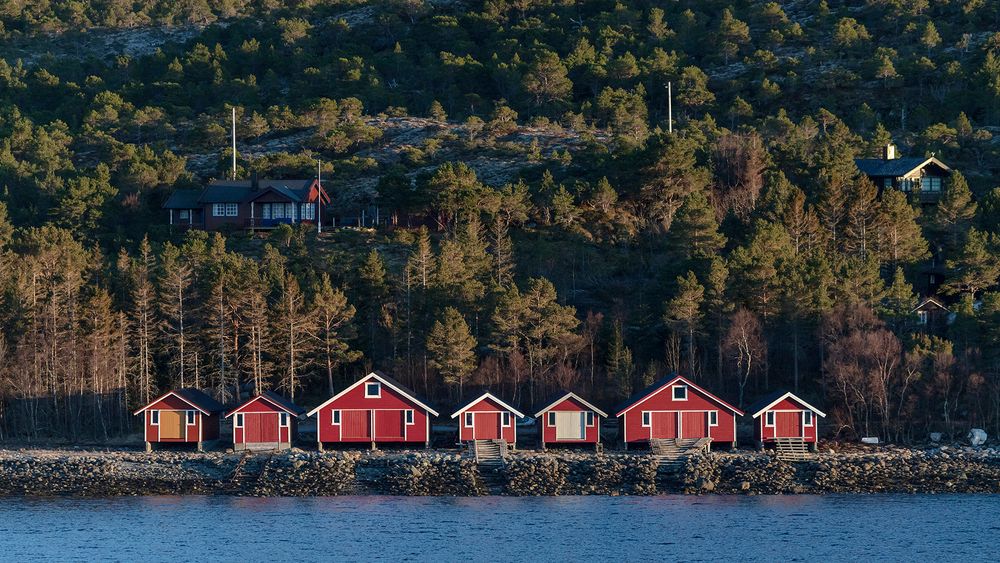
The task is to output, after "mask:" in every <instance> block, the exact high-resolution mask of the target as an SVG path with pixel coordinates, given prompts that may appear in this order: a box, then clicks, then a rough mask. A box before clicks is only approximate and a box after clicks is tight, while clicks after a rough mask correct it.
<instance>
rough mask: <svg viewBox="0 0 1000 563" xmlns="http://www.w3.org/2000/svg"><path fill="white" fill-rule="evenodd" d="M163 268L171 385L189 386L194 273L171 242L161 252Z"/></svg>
mask: <svg viewBox="0 0 1000 563" xmlns="http://www.w3.org/2000/svg"><path fill="white" fill-rule="evenodd" d="M160 272H161V273H160V276H159V284H158V285H159V295H158V303H159V310H160V315H161V317H162V323H161V329H162V331H163V333H164V336H165V340H166V344H167V355H168V357H170V358H171V360H170V364H171V365H172V366H173V369H174V376H173V377H172V378H171V385H174V386H180V387H187V385H188V383H189V378H188V377H187V375H188V373H187V371H188V369H189V366H188V356H187V355H188V353H189V350H188V348H189V339H190V336H189V334H188V333H189V331H190V325H191V309H192V302H193V300H194V296H193V294H192V293H193V290H192V286H193V283H194V274H193V272H192V270H191V267H190V266H189V265H188V264H187V262H186V260H184V259H183V258H182V257H181V254H180V249H178V248H177V247H176V246H174V245H172V244H170V243H169V242H168V243H166V244H164V246H163V250H162V252H161V253H160Z"/></svg>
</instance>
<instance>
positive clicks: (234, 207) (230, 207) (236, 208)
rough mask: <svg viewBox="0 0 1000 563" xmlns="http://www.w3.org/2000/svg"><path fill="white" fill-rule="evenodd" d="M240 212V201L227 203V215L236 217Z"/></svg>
mask: <svg viewBox="0 0 1000 563" xmlns="http://www.w3.org/2000/svg"><path fill="white" fill-rule="evenodd" d="M239 214H240V204H238V203H227V204H226V217H236V216H237V215H239Z"/></svg>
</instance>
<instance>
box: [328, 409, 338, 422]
mask: <svg viewBox="0 0 1000 563" xmlns="http://www.w3.org/2000/svg"><path fill="white" fill-rule="evenodd" d="M331 413H332V416H333V418H332V419H331V421H330V423H331V424H340V411H331Z"/></svg>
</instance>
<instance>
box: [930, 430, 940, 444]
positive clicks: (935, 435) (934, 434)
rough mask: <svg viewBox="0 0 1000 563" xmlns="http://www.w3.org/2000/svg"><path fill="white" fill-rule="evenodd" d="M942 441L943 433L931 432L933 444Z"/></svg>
mask: <svg viewBox="0 0 1000 563" xmlns="http://www.w3.org/2000/svg"><path fill="white" fill-rule="evenodd" d="M940 441H941V433H940V432H931V442H934V443H935V444H936V443H938V442H940Z"/></svg>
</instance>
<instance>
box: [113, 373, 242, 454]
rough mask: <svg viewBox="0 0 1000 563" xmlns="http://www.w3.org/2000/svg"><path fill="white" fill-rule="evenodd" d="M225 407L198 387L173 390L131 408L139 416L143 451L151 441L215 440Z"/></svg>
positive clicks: (150, 444)
mask: <svg viewBox="0 0 1000 563" xmlns="http://www.w3.org/2000/svg"><path fill="white" fill-rule="evenodd" d="M225 410H226V408H225V407H224V406H222V404H221V403H219V402H218V401H216V400H215V399H213V398H212V397H210V396H208V395H206V394H205V393H203V392H202V391H200V390H198V389H190V388H185V389H175V390H173V391H169V392H167V393H165V394H163V395H161V396H159V397H157V398H156V399H154V400H153V401H152V402H151V403H149V404H148V405H146V406H144V407H142V408H141V409H139V410H137V411H135V412H134V413H132V414H134V415H139V414H142V415H143V426H144V430H143V432H144V436H145V440H146V451H150V450H152V449H153V444H154V443H179V444H196V445H197V446H198V451H201V450H202V449H203V444H204V443H205V442H209V441H214V440H218V439H219V422H220V418H221V416H220V415H221V414H222V413H223V412H225Z"/></svg>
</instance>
